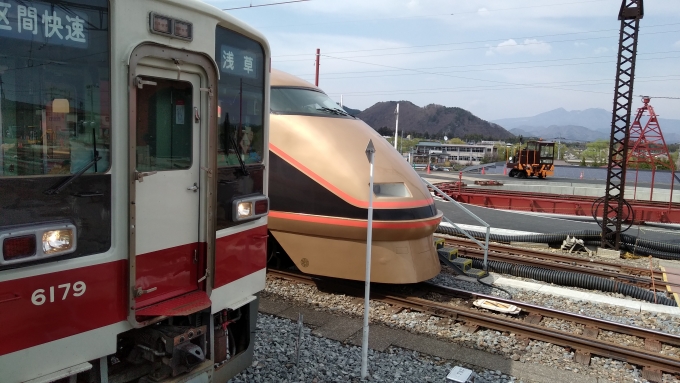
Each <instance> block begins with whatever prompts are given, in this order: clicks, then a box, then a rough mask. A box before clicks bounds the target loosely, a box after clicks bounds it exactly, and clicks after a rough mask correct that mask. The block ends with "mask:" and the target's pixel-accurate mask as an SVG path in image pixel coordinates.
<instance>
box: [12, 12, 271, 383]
mask: <svg viewBox="0 0 680 383" xmlns="http://www.w3.org/2000/svg"><path fill="white" fill-rule="evenodd" d="M57 3H59V2H42V1H17V0H8V1H4V2H2V3H1V4H0V8H1V9H0V14H3V15H5V18H4V19H3V18H0V27H1V26H2V24H3V22H7V23H8V25H9V26H11V27H12V29H7V28H0V37H1V39H0V47H2V49H3V54H4V56H2V57H0V68H1V71H0V72H2V73H1V74H0V76H1V77H0V84H1V85H0V87H1V89H0V90H1V92H0V96H1V98H0V103H1V105H0V111H1V118H0V121H1V123H0V132H1V133H2V134H1V135H0V137H2V138H0V191H2V192H1V193H0V212H1V213H0V242H2V243H3V245H2V247H0V249H1V251H2V252H1V253H0V372H1V373H0V374H1V376H0V381H2V382H24V381H30V380H33V379H35V381H52V380H55V379H59V378H65V377H68V376H71V377H74V376H76V374H77V378H78V379H79V380H85V381H88V382H106V381H110V380H113V381H119V382H128V381H135V382H136V381H138V380H139V381H140V382H147V381H177V380H178V379H179V380H181V381H197V382H198V381H201V382H211V381H215V382H225V381H227V380H228V379H229V378H230V377H232V376H233V375H235V374H236V373H238V372H240V371H241V370H243V369H244V368H246V367H247V366H248V365H249V364H250V360H251V359H252V352H253V343H254V339H253V334H254V329H255V320H256V315H257V298H256V295H255V294H256V293H257V292H258V291H261V290H262V289H263V288H264V283H265V255H266V230H267V229H266V224H267V217H266V215H267V212H268V200H267V197H266V193H267V184H266V179H267V177H266V176H267V171H268V169H267V167H266V163H267V153H266V152H265V151H264V148H266V145H267V140H268V132H267V130H266V128H265V127H266V126H268V113H264V111H265V110H268V102H269V101H268V92H267V89H268V87H269V86H268V73H269V70H268V65H269V48H268V45H267V42H266V40H265V39H264V37H262V36H261V35H260V34H258V33H256V32H255V31H253V30H252V29H250V28H249V27H247V26H246V25H244V24H242V23H240V22H238V21H237V20H235V19H233V18H231V17H229V16H227V15H225V14H224V13H222V12H219V11H218V10H217V9H215V8H213V7H210V6H208V5H206V4H203V3H201V2H198V1H188V0H185V1H175V0H167V1H126V0H118V1H110V2H108V1H105V0H97V1H89V0H88V1H85V0H82V1H80V0H71V1H69V2H64V3H63V4H57ZM55 5H58V6H57V7H55ZM3 10H4V11H5V12H4V13H3V12H2V11H3ZM42 14H44V15H47V16H46V17H47V19H46V20H48V22H47V23H45V24H44V25H43V24H37V23H35V24H31V23H30V20H38V18H39V17H40V16H39V15H42ZM34 17H35V19H34ZM21 18H23V19H22V20H25V19H26V18H30V20H28V21H20V19H21ZM57 18H58V19H59V21H63V23H64V24H63V26H62V29H61V30H60V29H55V28H58V24H56V21H55V22H53V23H52V24H50V20H56V19H57ZM67 21H68V24H66V22H67ZM41 25H43V27H44V28H43V27H41ZM18 26H21V27H23V29H22V28H18ZM28 26H31V27H32V28H36V32H35V33H32V31H31V30H28V32H27V30H26V29H27V27H28ZM64 26H68V29H67V28H65V27H64ZM81 27H82V28H81ZM166 27H167V28H166ZM38 32H39V33H38ZM57 32H62V34H59V33H57ZM22 33H23V34H22ZM48 35H49V36H48ZM36 36H37V37H36ZM65 36H68V37H69V38H65ZM199 36H200V37H199ZM32 46H40V47H41V49H32V48H31V47H32ZM26 52H29V55H28V56H27V54H26ZM265 108H267V109H265ZM228 136H231V138H232V141H233V142H235V145H230V143H229V141H227V140H222V141H220V140H219V138H218V137H223V138H227V137H228ZM244 137H245V138H244ZM235 157H236V158H237V159H238V161H234V158H235ZM140 379H141V380H140Z"/></svg>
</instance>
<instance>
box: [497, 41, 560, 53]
mask: <svg viewBox="0 0 680 383" xmlns="http://www.w3.org/2000/svg"><path fill="white" fill-rule="evenodd" d="M550 50H551V46H550V44H549V43H546V42H545V41H540V40H536V39H525V40H524V42H522V43H517V41H515V40H514V39H509V40H506V41H503V42H502V43H500V44H498V45H497V46H495V47H490V48H489V49H488V50H487V51H486V54H487V56H493V55H494V54H502V55H512V54H516V53H528V54H532V55H544V54H548V53H550Z"/></svg>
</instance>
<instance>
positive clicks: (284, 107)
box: [271, 88, 352, 118]
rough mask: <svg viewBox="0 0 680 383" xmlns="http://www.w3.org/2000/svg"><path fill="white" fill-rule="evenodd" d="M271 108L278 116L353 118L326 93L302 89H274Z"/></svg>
mask: <svg viewBox="0 0 680 383" xmlns="http://www.w3.org/2000/svg"><path fill="white" fill-rule="evenodd" d="M271 108H272V112H273V113H277V114H300V115H304V116H324V117H329V116H332V117H344V118H352V117H351V116H350V115H349V114H348V113H347V112H345V111H344V110H343V109H342V108H341V107H340V105H338V104H337V103H335V101H333V100H331V98H330V97H328V96H327V95H326V94H325V93H322V92H319V91H316V90H313V89H302V88H272V93H271Z"/></svg>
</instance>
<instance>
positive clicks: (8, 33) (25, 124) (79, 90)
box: [0, 0, 111, 178]
mask: <svg viewBox="0 0 680 383" xmlns="http://www.w3.org/2000/svg"><path fill="white" fill-rule="evenodd" d="M3 3H4V4H5V10H6V13H5V15H4V16H5V20H6V21H5V22H6V23H9V24H10V25H15V26H16V25H18V23H19V22H20V20H21V16H20V15H18V13H17V12H18V11H17V10H18V8H20V7H24V8H25V7H26V6H29V5H30V7H31V9H34V10H35V11H36V12H37V14H39V15H41V14H47V13H48V12H49V14H50V15H53V16H54V17H56V18H59V20H63V22H64V23H66V22H67V17H71V16H76V17H74V18H77V19H78V20H80V21H84V22H83V24H82V25H81V26H80V28H79V29H78V31H77V32H74V33H75V34H72V35H68V38H59V36H57V35H53V36H51V37H47V38H46V37H45V36H47V35H46V33H45V32H44V28H46V26H45V25H43V24H42V23H39V24H37V25H31V27H32V28H35V29H36V30H34V31H33V32H34V33H30V31H29V32H26V31H22V29H21V28H4V29H0V41H1V42H2V43H1V45H2V55H1V56H0V178H4V177H18V176H45V175H50V176H64V175H68V174H73V173H76V172H78V171H80V170H81V169H83V168H84V167H86V166H87V165H88V164H89V163H90V162H91V161H92V160H93V159H94V158H95V157H97V156H98V157H101V159H100V160H99V161H97V162H96V164H95V166H92V167H90V168H89V169H88V170H87V173H94V172H96V173H105V172H106V171H107V170H108V168H109V164H110V163H111V158H110V157H111V155H110V150H109V147H110V137H111V134H110V131H111V97H110V85H109V82H110V71H109V41H108V26H107V20H108V17H107V14H108V4H107V2H106V1H102V0H95V1H90V2H88V3H87V4H82V5H81V3H83V2H82V1H74V2H70V3H68V5H64V6H63V7H55V5H54V4H51V3H49V2H42V1H19V0H3ZM27 20H28V19H27ZM23 25H24V27H25V26H26V25H27V24H25V23H24V24H23ZM69 27H70V25H69ZM64 31H66V29H64ZM69 31H73V30H72V29H69ZM36 32H40V33H36ZM95 148H96V149H95ZM95 150H96V151H97V153H96V154H95Z"/></svg>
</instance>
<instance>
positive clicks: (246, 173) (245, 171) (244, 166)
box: [224, 116, 250, 176]
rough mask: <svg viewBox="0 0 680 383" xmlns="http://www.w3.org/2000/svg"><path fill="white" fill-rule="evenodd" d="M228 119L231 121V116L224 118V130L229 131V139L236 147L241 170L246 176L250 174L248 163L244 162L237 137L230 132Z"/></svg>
mask: <svg viewBox="0 0 680 383" xmlns="http://www.w3.org/2000/svg"><path fill="white" fill-rule="evenodd" d="M228 121H229V116H227V118H225V119H224V131H225V132H226V133H227V136H229V141H230V142H231V145H232V146H233V147H234V152H236V158H238V163H239V164H241V172H243V175H244V176H247V175H249V174H250V173H248V169H246V164H245V162H243V158H241V151H240V150H239V148H238V144H237V143H236V139H234V137H233V136H232V135H231V134H229V129H228V127H229V126H228V125H227V124H228Z"/></svg>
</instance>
